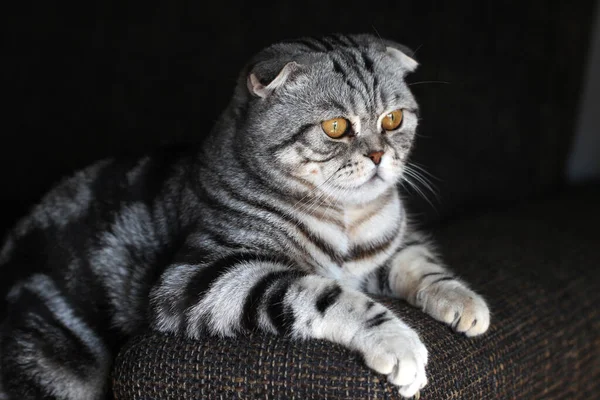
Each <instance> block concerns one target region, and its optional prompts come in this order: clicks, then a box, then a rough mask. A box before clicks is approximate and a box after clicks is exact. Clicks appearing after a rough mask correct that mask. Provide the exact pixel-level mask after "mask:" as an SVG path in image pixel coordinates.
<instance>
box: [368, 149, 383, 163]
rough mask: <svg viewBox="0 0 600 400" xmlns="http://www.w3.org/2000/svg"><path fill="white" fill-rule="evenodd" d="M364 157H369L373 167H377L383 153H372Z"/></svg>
mask: <svg viewBox="0 0 600 400" xmlns="http://www.w3.org/2000/svg"><path fill="white" fill-rule="evenodd" d="M365 156H366V157H369V158H370V159H371V161H373V163H374V164H375V165H379V163H380V162H381V156H383V151H381V150H379V151H372V152H370V153H369V154H365Z"/></svg>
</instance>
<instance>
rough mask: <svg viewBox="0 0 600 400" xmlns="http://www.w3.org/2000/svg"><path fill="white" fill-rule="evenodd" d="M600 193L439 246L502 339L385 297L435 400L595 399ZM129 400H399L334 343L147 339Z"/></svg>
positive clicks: (139, 346)
mask: <svg viewBox="0 0 600 400" xmlns="http://www.w3.org/2000/svg"><path fill="white" fill-rule="evenodd" d="M599 204H600V188H587V189H582V190H577V191H573V192H571V193H569V194H564V195H561V196H559V197H557V198H554V199H551V200H545V201H538V202H535V203H530V204H527V205H521V206H519V207H515V208H514V209H512V210H504V211H497V212H492V213H488V214H485V215H479V216H472V217H468V218H463V219H462V220H459V221H454V222H453V223H451V224H448V225H447V226H444V227H442V228H440V229H438V230H437V232H436V235H435V236H436V237H437V239H438V241H439V243H440V247H441V250H442V252H443V254H444V255H445V258H446V260H447V261H448V264H449V265H451V266H452V267H453V269H454V270H455V271H456V272H457V274H458V275H460V276H462V277H464V278H465V280H467V281H468V282H470V283H471V284H472V287H473V288H474V289H476V290H477V291H479V292H480V293H481V294H482V295H484V297H486V298H487V300H488V301H489V304H490V308H491V310H492V324H491V327H490V330H489V331H488V332H487V333H486V334H485V335H484V336H483V337H480V338H475V339H467V338H466V337H464V336H460V335H457V334H455V333H453V332H452V331H451V330H450V328H448V327H446V326H445V325H443V324H441V323H438V322H436V321H434V320H432V319H431V318H429V317H427V316H426V315H424V314H423V313H421V312H420V311H419V310H417V309H415V308H413V307H410V306H409V305H407V304H406V303H404V302H403V301H398V300H384V302H385V304H387V305H388V306H389V307H390V308H392V309H393V310H394V311H395V312H396V313H397V314H398V315H400V316H401V317H402V318H403V319H405V320H406V321H407V322H408V323H409V324H410V325H411V326H413V327H414V328H415V329H416V330H417V331H418V332H419V333H420V335H421V337H422V339H423V341H424V342H425V344H426V346H427V347H428V348H429V351H430V361H429V364H428V366H427V372H428V377H429V384H428V385H427V387H426V388H425V389H423V390H422V392H421V398H425V399H483V398H494V399H508V398H526V399H535V398H540V399H554V398H556V399H558V398H561V399H562V398H569V399H583V398H586V399H587V398H591V397H593V396H592V395H593V394H594V393H597V391H598V390H600V333H599V332H600V312H599V310H598V306H597V304H598V303H599V301H600V283H599V281H600V279H598V278H600V249H599V247H600V230H599V228H598V227H599V226H600V212H598V211H597V209H598V205H599ZM113 386H114V393H115V397H116V398H117V399H123V400H133V399H167V398H168V399H192V398H194V399H196V398H209V399H233V398H270V399H292V398H297V399H322V398H328V399H354V398H356V399H366V398H368V399H392V398H394V399H397V398H399V395H398V393H397V391H396V390H395V389H394V387H393V386H391V385H389V384H388V383H387V382H386V381H385V379H384V377H383V376H381V375H378V374H376V373H374V372H372V371H370V370H369V369H367V368H366V367H365V366H364V365H363V363H362V360H361V359H360V357H359V356H358V355H357V354H354V353H352V352H350V351H348V350H346V349H344V348H342V347H341V346H338V345H335V344H331V343H328V342H325V341H317V340H311V341H305V342H300V341H291V340H288V339H285V338H280V337H276V336H272V335H261V334H255V335H248V336H243V337H239V338H236V339H217V338H213V337H205V338H203V339H202V340H198V341H195V340H190V339H185V338H183V337H177V336H172V335H164V334H159V333H155V332H145V333H143V334H141V335H139V336H137V337H135V338H133V339H132V340H131V341H130V342H129V343H128V344H127V345H126V346H125V347H124V348H123V349H122V351H121V353H120V355H119V357H118V358H117V360H116V363H115V366H114V371H113Z"/></svg>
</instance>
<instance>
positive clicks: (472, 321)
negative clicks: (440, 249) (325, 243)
mask: <svg viewBox="0 0 600 400" xmlns="http://www.w3.org/2000/svg"><path fill="white" fill-rule="evenodd" d="M365 289H366V291H367V292H370V293H374V294H382V295H388V296H395V297H400V298H402V299H405V300H406V301H408V302H409V303H410V304H412V305H413V306H415V307H418V308H420V309H422V310H423V311H424V312H426V313H427V314H429V315H431V316H432V317H433V318H435V319H437V320H439V321H442V322H445V323H447V324H449V325H450V326H452V328H454V329H455V330H456V331H458V332H463V333H465V334H466V335H467V336H476V335H480V334H482V333H484V332H485V331H487V329H488V327H489V325H490V311H489V308H488V306H487V304H486V302H485V300H484V299H483V297H481V296H480V295H478V294H477V293H475V292H474V291H473V290H471V289H469V287H468V286H467V284H466V283H465V282H463V281H462V280H461V279H459V278H457V277H456V276H454V275H453V274H452V272H450V271H449V270H448V269H447V268H446V267H444V265H443V264H442V262H441V261H440V259H439V257H438V256H437V255H436V254H435V251H434V250H433V246H432V244H431V242H430V241H429V240H428V238H427V237H426V236H424V235H422V234H420V233H418V232H410V233H408V234H407V238H406V239H405V243H404V244H403V246H402V247H401V248H400V249H399V251H398V252H397V253H396V254H395V255H394V256H393V257H392V258H391V259H390V261H389V262H388V263H387V264H385V265H383V266H381V267H380V268H379V269H378V270H377V271H375V272H374V273H373V274H371V275H370V276H369V277H368V278H367V281H366V282H365Z"/></svg>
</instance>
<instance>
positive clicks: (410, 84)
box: [408, 81, 452, 86]
mask: <svg viewBox="0 0 600 400" xmlns="http://www.w3.org/2000/svg"><path fill="white" fill-rule="evenodd" d="M424 83H440V84H444V85H450V84H451V83H452V82H447V81H419V82H412V83H409V84H408V86H414V85H422V84H424Z"/></svg>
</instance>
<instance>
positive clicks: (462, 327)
mask: <svg viewBox="0 0 600 400" xmlns="http://www.w3.org/2000/svg"><path fill="white" fill-rule="evenodd" d="M417 301H418V303H419V304H420V305H421V307H422V308H423V310H424V311H425V312H426V313H428V314H429V315H431V316H432V317H434V318H435V319H437V320H439V321H442V322H445V323H447V324H448V325H450V326H451V327H452V328H453V329H454V330H455V331H457V332H461V333H464V334H465V335H467V336H477V335H481V334H482V333H484V332H485V331H487V330H488V328H489V326H490V310H489V308H488V306H487V304H486V302H485V300H484V299H483V297H481V296H480V295H478V294H477V293H475V292H473V291H472V290H471V289H469V288H467V287H465V286H464V285H463V284H462V283H460V282H458V281H442V282H439V283H437V284H436V283H434V284H432V285H430V286H428V287H426V288H425V289H423V290H422V291H420V292H419V294H418V295H417Z"/></svg>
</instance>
